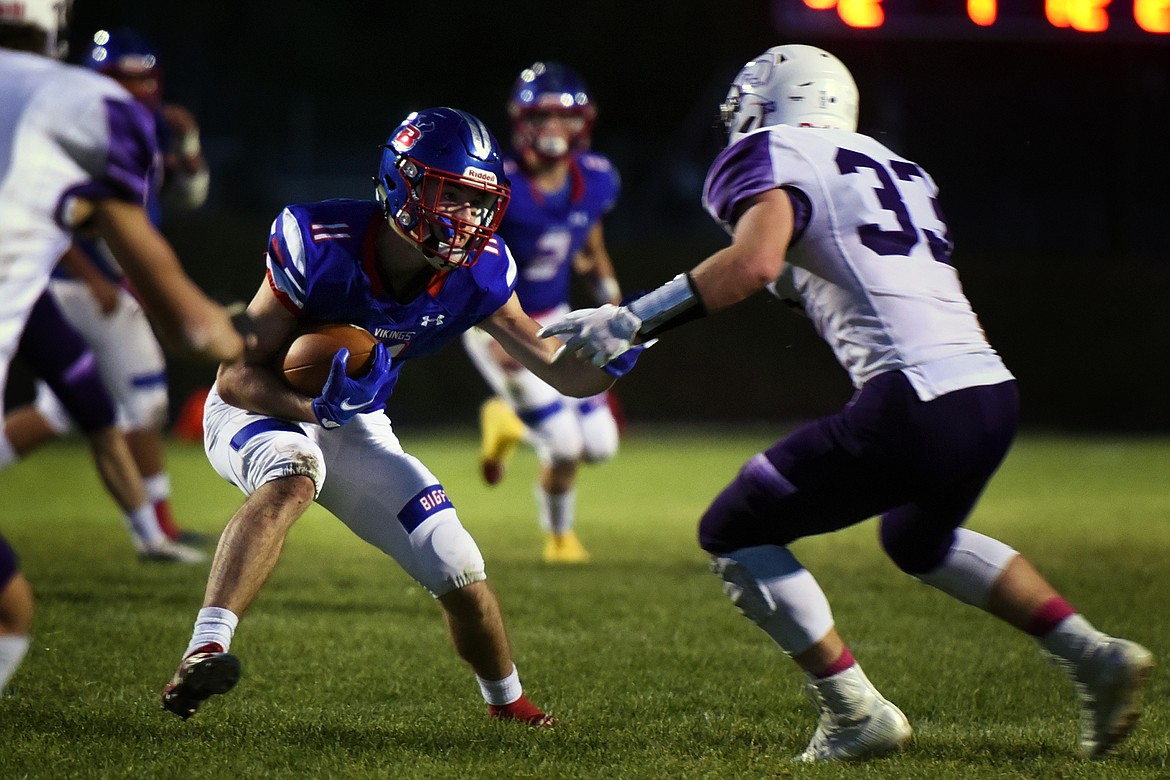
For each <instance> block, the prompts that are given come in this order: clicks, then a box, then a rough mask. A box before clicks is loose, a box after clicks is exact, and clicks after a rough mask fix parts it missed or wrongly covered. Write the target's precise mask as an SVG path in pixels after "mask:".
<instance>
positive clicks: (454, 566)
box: [409, 509, 487, 598]
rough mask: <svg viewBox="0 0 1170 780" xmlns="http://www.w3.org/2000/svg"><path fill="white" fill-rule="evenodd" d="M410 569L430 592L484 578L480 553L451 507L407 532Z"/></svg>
mask: <svg viewBox="0 0 1170 780" xmlns="http://www.w3.org/2000/svg"><path fill="white" fill-rule="evenodd" d="M410 546H411V551H412V553H413V554H412V562H411V564H410V566H409V573H410V575H411V576H412V577H414V578H415V579H416V580H418V582H419V583H420V584H421V585H422V586H423V587H424V588H426V589H427V590H428V591H429V592H430V594H431V595H432V596H434V597H435V598H439V597H440V596H442V595H444V594H447V593H450V592H451V591H453V590H457V589H458V588H462V587H463V586H464V585H470V584H471V583H473V582H479V581H480V580H486V579H487V573H486V572H485V571H484V562H483V555H482V554H481V553H480V551H479V546H478V545H476V543H475V540H474V539H473V538H471V534H469V533H468V532H467V529H466V528H464V527H463V524H462V523H461V522H459V516H458V514H457V513H456V512H455V510H454V509H444V510H441V511H439V512H436V513H435V514H434V515H432V516H431V517H429V518H427V520H426V522H424V523H422V524H421V525H419V526H418V527H417V528H415V529H414V530H413V531H411V532H410Z"/></svg>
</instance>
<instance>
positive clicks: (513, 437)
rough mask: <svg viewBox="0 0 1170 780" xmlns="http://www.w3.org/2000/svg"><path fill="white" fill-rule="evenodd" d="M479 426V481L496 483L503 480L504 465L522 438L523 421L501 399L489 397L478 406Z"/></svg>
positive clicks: (490, 483)
mask: <svg viewBox="0 0 1170 780" xmlns="http://www.w3.org/2000/svg"><path fill="white" fill-rule="evenodd" d="M479 429H480V435H481V437H482V443H481V447H480V472H481V473H482V475H483V481H484V482H486V483H488V484H489V485H498V484H499V483H500V482H501V481H502V480H503V479H504V468H505V467H506V466H507V464H508V461H509V460H511V458H512V455H513V454H515V452H516V447H517V445H519V444H520V442H521V441H523V440H524V423H523V422H521V421H520V418H519V417H517V416H516V413H515V412H514V411H512V407H510V406H508V404H507V403H506V402H505V401H504V399H503V398H500V397H499V396H493V397H491V398H489V399H488V400H486V401H484V403H483V406H481V407H480V409H479Z"/></svg>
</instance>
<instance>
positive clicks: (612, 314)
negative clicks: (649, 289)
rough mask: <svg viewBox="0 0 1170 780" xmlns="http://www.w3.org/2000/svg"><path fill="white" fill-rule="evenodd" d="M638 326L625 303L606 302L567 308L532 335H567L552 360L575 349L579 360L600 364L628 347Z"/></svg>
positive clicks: (639, 320) (637, 320)
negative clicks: (616, 304)
mask: <svg viewBox="0 0 1170 780" xmlns="http://www.w3.org/2000/svg"><path fill="white" fill-rule="evenodd" d="M640 327H642V320H641V319H639V318H638V315H636V314H634V313H633V312H632V311H630V310H629V309H627V308H626V307H625V306H614V305H613V304H612V303H607V304H605V305H604V306H600V307H598V308H596V309H578V310H577V311H572V312H569V313H568V314H566V315H565V316H564V317H562V318H561V319H559V320H557V321H556V322H554V323H552V324H550V325H546V326H545V327H543V328H541V329H540V330H539V331H538V332H537V334H536V335H538V336H540V337H541V338H548V337H549V336H561V337H564V336H568V338H566V339H565V343H564V345H563V346H562V347H561V348H560V349H558V350H557V354H556V356H555V358H554V360H555V359H559V358H560V357H561V355H562V354H564V353H565V352H566V351H567V352H571V353H576V354H577V355H578V356H579V357H580V358H581V359H582V360H584V361H586V362H587V363H592V364H593V365H595V366H597V367H598V368H600V367H602V366H604V365H605V364H606V363H608V362H610V361H611V360H613V359H614V358H616V357H618V356H619V355H621V354H623V353H625V352H628V351H629V350H630V347H631V346H633V345H632V344H631V343H630V342H631V341H633V339H634V336H635V335H637V333H638V328H640Z"/></svg>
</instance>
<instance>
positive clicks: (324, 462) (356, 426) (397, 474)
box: [203, 388, 487, 597]
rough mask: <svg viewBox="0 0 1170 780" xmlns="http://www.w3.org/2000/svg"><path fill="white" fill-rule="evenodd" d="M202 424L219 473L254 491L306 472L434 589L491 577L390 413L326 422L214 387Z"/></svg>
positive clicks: (321, 493) (371, 538) (341, 511)
mask: <svg viewBox="0 0 1170 780" xmlns="http://www.w3.org/2000/svg"><path fill="white" fill-rule="evenodd" d="M203 425H204V448H205V450H206V452H207V457H208V459H209V460H210V461H211V465H212V466H213V467H214V468H215V470H216V471H217V472H218V473H219V475H220V476H221V477H223V478H224V479H226V480H227V481H228V482H231V483H232V484H233V485H236V486H237V487H239V488H240V489H241V490H242V491H244V492H245V493H247V494H249V495H250V494H251V493H253V492H254V491H255V490H257V489H258V488H259V487H260V486H261V485H263V484H265V483H267V482H270V481H272V480H275V479H279V478H281V477H286V476H292V475H302V476H306V477H309V478H310V479H312V480H313V483H314V484H315V485H316V489H317V503H319V504H320V505H321V506H323V507H325V508H326V509H328V510H329V511H330V512H332V513H333V514H334V515H335V516H336V517H337V518H338V519H339V520H341V522H343V523H345V524H346V526H348V527H349V529H350V530H351V531H353V532H354V533H355V534H357V535H358V536H359V537H361V538H362V539H364V540H365V541H367V542H369V543H370V544H372V545H373V546H375V547H377V548H378V549H380V550H382V551H383V552H384V553H386V554H387V555H389V556H390V557H391V558H393V559H394V560H395V561H396V562H397V563H398V565H399V566H401V567H402V568H403V569H404V570H405V571H406V572H407V573H408V574H409V575H410V576H411V577H413V578H414V579H415V580H416V581H417V582H418V583H419V584H421V585H422V586H423V587H424V588H426V589H427V590H428V591H430V593H431V594H432V595H434V596H435V597H438V596H442V595H443V594H445V593H448V592H450V591H452V590H455V589H457V588H461V587H463V586H465V585H468V584H470V583H472V582H478V581H480V580H484V579H486V578H487V575H486V573H485V572H484V561H483V556H482V555H481V554H480V551H479V548H478V547H477V546H476V544H475V540H474V539H472V538H471V534H469V533H468V532H467V531H466V529H464V527H463V525H462V523H461V522H460V521H459V516H458V514H457V513H456V511H455V507H454V506H453V505H452V503H451V501H450V499H449V498H447V495H446V492H445V491H444V490H443V486H442V485H441V484H440V483H439V480H438V479H437V478H436V477H435V475H434V474H432V473H431V472H430V470H428V469H427V467H426V466H424V465H423V464H422V462H421V461H420V460H419V459H418V458H416V457H414V456H413V455H410V454H408V453H406V452H404V451H403V449H402V445H401V444H399V442H398V437H397V436H395V435H394V430H393V428H392V427H391V424H390V419H389V418H388V417H387V416H386V415H385V414H384V413H382V412H380V411H379V412H373V413H370V414H359V415H357V416H356V417H354V418H353V420H351V421H350V422H349V423H347V424H346V425H344V426H342V427H340V428H335V429H332V430H327V429H325V428H322V427H321V426H319V425H314V424H310V423H298V422H291V421H289V420H282V419H278V418H273V417H265V416H263V415H258V414H252V413H250V412H246V411H244V410H242V409H238V408H236V407H234V406H231V405H229V404H227V403H225V402H224V401H223V399H222V398H220V397H219V394H218V393H217V392H216V390H215V388H212V391H211V393H210V394H209V395H208V398H207V405H206V406H205V407H204V417H203Z"/></svg>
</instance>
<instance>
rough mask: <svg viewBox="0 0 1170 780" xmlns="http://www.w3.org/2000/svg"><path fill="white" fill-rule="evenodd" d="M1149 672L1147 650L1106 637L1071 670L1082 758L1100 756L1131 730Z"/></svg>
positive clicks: (1150, 659) (1151, 659) (1150, 661)
mask: <svg viewBox="0 0 1170 780" xmlns="http://www.w3.org/2000/svg"><path fill="white" fill-rule="evenodd" d="M1153 669H1154V656H1153V655H1152V654H1151V653H1150V651H1149V650H1147V649H1146V648H1144V647H1142V646H1141V645H1139V644H1137V643H1136V642H1130V641H1129V640H1127V639H1115V638H1112V637H1109V638H1107V639H1105V641H1103V642H1102V643H1101V644H1099V645H1098V646H1097V647H1096V648H1094V649H1093V650H1092V651H1091V652H1090V653H1089V654H1088V655H1087V657H1086V658H1085V660H1084V661H1082V662H1081V663H1080V664H1079V665H1078V666H1077V667H1076V668H1075V669H1074V670H1072V678H1073V682H1074V683H1075V684H1076V687H1077V695H1078V696H1079V697H1080V700H1081V736H1080V747H1081V750H1082V751H1083V752H1084V754H1085V755H1086V756H1090V757H1092V758H1096V757H1098V756H1102V755H1104V754H1105V753H1107V752H1108V751H1109V750H1110V749H1112V748H1113V747H1115V746H1117V745H1118V744H1119V743H1121V742H1122V741H1124V740H1125V738H1126V737H1128V736H1129V733H1130V732H1131V731H1133V727H1134V726H1135V725H1136V724H1137V721H1138V717H1139V716H1140V715H1141V691H1142V688H1143V687H1144V686H1145V684H1146V682H1147V681H1149V679H1150V674H1151V673H1152V672H1153Z"/></svg>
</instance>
